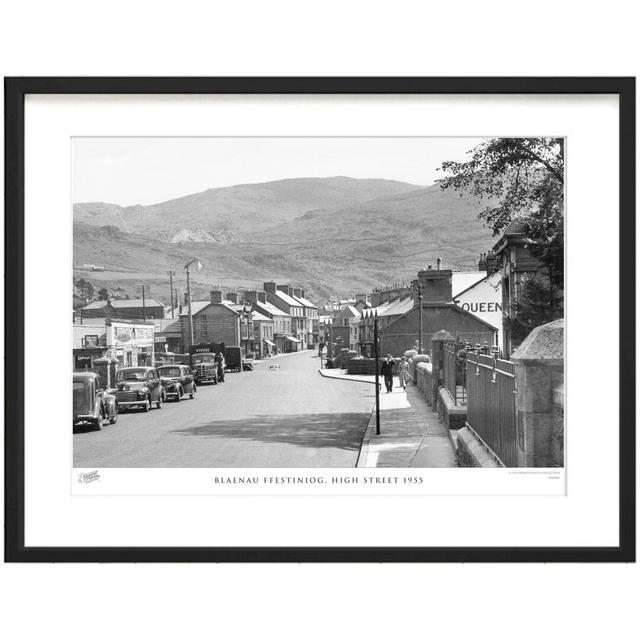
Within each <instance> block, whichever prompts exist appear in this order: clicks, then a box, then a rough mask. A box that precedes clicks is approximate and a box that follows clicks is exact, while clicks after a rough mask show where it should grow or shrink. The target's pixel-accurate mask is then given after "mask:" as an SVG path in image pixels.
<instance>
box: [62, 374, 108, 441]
mask: <svg viewBox="0 0 640 640" xmlns="http://www.w3.org/2000/svg"><path fill="white" fill-rule="evenodd" d="M117 420H118V405H117V402H116V397H115V396H114V395H112V394H111V393H109V392H108V391H107V390H106V389H105V388H104V386H103V384H102V378H101V377H100V374H98V373H93V372H91V371H86V372H85V371H83V372H82V373H80V372H77V373H74V374H73V426H74V427H75V426H77V425H92V426H94V427H95V428H96V429H102V425H103V424H104V423H106V422H108V423H109V424H115V423H116V421H117Z"/></svg>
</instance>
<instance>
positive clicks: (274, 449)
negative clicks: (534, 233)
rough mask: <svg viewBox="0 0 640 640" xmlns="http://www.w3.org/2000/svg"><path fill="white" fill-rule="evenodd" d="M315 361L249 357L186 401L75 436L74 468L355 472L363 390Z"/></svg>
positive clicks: (369, 388)
mask: <svg viewBox="0 0 640 640" xmlns="http://www.w3.org/2000/svg"><path fill="white" fill-rule="evenodd" d="M319 363H320V360H319V359H318V357H317V352H316V351H311V350H308V351H303V352H300V353H294V354H289V355H283V356H278V357H275V358H269V359H266V360H259V361H257V362H256V364H255V370H254V371H252V372H246V371H245V372H242V373H228V374H227V375H226V376H225V382H224V383H220V384H218V385H205V386H201V387H198V393H197V394H196V398H195V400H190V399H185V400H182V402H180V403H174V402H166V403H164V404H163V405H162V409H160V410H158V409H152V410H151V411H150V412H149V413H143V412H140V411H138V410H133V411H131V412H130V413H121V414H120V415H119V416H118V422H117V423H116V424H115V425H107V426H104V427H103V428H102V430H101V431H86V432H82V431H77V432H75V433H74V436H73V459H74V467H83V468H87V467H96V468H101V467H123V468H127V467H214V468H219V467H238V468H243V467H301V468H304V467H355V465H356V461H357V458H358V453H359V451H360V445H361V443H362V439H363V435H364V431H365V429H366V426H367V422H368V419H369V415H370V413H371V409H372V407H373V403H374V402H375V399H374V396H375V394H374V388H373V385H371V384H364V383H359V382H345V381H340V380H332V379H329V378H323V377H322V376H320V375H319V374H318V371H317V369H318V368H319ZM276 365H279V369H274V368H272V367H275V366H276Z"/></svg>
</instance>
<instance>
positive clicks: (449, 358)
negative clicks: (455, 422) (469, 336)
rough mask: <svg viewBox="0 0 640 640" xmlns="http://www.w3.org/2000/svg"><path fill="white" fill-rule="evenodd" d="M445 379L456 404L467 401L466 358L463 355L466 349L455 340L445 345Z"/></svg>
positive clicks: (445, 383) (445, 384) (444, 381)
mask: <svg viewBox="0 0 640 640" xmlns="http://www.w3.org/2000/svg"><path fill="white" fill-rule="evenodd" d="M443 351H444V353H443V363H442V364H443V372H442V375H443V380H442V382H443V383H444V386H445V387H446V388H447V389H448V391H449V393H450V394H451V397H452V398H453V400H454V402H455V403H456V404H466V403H467V385H466V375H467V369H466V366H465V364H466V358H465V357H464V356H463V353H466V352H464V349H463V348H462V346H461V345H460V346H458V345H456V343H455V342H445V343H444V345H443Z"/></svg>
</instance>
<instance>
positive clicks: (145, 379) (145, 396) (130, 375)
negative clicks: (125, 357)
mask: <svg viewBox="0 0 640 640" xmlns="http://www.w3.org/2000/svg"><path fill="white" fill-rule="evenodd" d="M115 395H116V399H117V401H118V407H119V409H120V410H122V409H123V408H127V409H128V408H131V407H141V408H142V409H143V410H144V411H149V409H151V405H152V404H155V405H156V408H157V409H162V402H163V400H164V398H165V391H164V387H163V386H162V384H160V376H159V375H158V372H157V371H156V370H155V369H154V368H153V367H125V368H124V369H119V370H118V373H116V394H115Z"/></svg>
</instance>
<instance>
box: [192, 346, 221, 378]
mask: <svg viewBox="0 0 640 640" xmlns="http://www.w3.org/2000/svg"><path fill="white" fill-rule="evenodd" d="M191 369H192V370H193V375H194V377H195V380H196V384H204V383H205V382H211V383H212V384H218V382H219V381H220V376H219V374H218V363H217V362H216V354H215V353H214V352H210V353H194V354H193V355H192V356H191Z"/></svg>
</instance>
